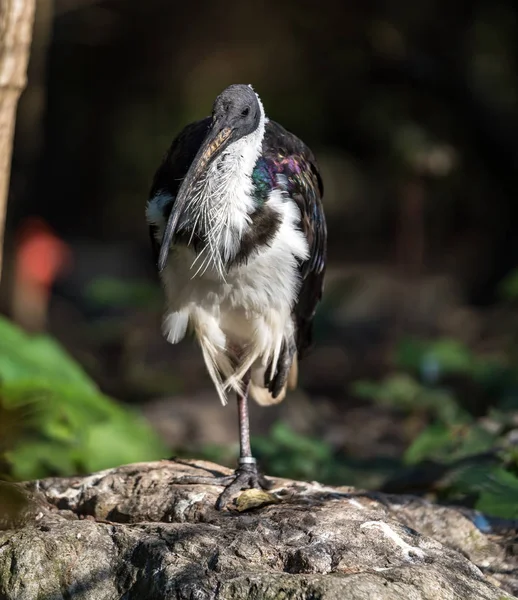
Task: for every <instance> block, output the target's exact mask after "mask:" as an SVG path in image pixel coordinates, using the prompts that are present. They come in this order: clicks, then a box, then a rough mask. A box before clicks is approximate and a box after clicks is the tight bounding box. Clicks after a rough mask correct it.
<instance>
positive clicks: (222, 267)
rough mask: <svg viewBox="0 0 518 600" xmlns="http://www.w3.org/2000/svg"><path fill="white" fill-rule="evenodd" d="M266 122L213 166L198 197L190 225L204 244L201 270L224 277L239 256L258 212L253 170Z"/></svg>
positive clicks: (264, 120) (263, 119) (239, 141)
mask: <svg viewBox="0 0 518 600" xmlns="http://www.w3.org/2000/svg"><path fill="white" fill-rule="evenodd" d="M265 123H266V119H265V117H264V113H263V115H262V118H261V120H260V123H259V126H258V127H257V129H256V130H255V131H253V132H252V133H250V134H249V135H247V136H245V137H243V138H241V139H240V140H237V141H236V142H234V143H233V144H231V145H230V146H229V147H228V149H227V150H226V151H225V152H224V153H223V154H222V156H221V157H220V158H219V159H218V160H217V161H216V162H215V163H214V164H213V165H211V168H210V169H209V171H208V173H207V177H206V178H205V179H204V181H203V183H202V186H203V189H201V190H199V193H197V194H196V196H197V201H196V204H195V205H193V206H192V207H190V208H191V222H194V223H196V224H197V225H196V229H197V230H198V235H199V237H200V238H201V239H202V240H204V242H205V243H204V249H203V254H205V255H206V256H205V258H204V259H203V258H202V259H201V260H205V262H204V263H202V264H203V265H204V266H203V267H202V270H203V269H204V270H207V269H208V268H211V269H212V270H214V271H216V272H217V273H218V274H219V275H220V276H221V277H224V274H225V271H226V267H227V265H228V264H229V263H231V262H232V261H233V260H234V259H235V257H236V256H237V255H238V253H239V251H240V248H241V240H242V238H243V236H244V235H245V234H246V233H247V231H248V229H249V228H250V226H251V224H252V219H251V215H252V214H253V213H254V212H255V211H256V210H257V199H256V197H255V194H254V190H255V186H254V181H253V179H252V174H253V172H254V167H255V165H256V163H257V161H258V158H259V156H260V154H261V150H262V141H263V137H264V131H265Z"/></svg>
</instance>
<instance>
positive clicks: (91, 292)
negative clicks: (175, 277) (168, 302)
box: [85, 277, 162, 309]
mask: <svg viewBox="0 0 518 600" xmlns="http://www.w3.org/2000/svg"><path fill="white" fill-rule="evenodd" d="M85 297H86V299H87V300H88V301H90V302H92V303H95V304H96V305H97V306H99V307H110V308H132V309H137V308H146V309H154V308H158V307H159V306H161V303H162V295H161V290H160V288H159V286H157V285H153V284H151V283H148V282H147V281H140V280H136V281H126V280H122V279H117V278H115V277H97V278H96V279H94V280H93V281H92V282H91V283H90V284H89V285H88V286H86V289H85Z"/></svg>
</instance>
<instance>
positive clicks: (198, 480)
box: [174, 463, 273, 510]
mask: <svg viewBox="0 0 518 600" xmlns="http://www.w3.org/2000/svg"><path fill="white" fill-rule="evenodd" d="M174 483H179V484H182V483H184V484H188V485H189V484H192V485H219V486H223V487H224V488H225V489H224V490H223V491H222V492H221V494H220V495H219V497H218V499H217V501H216V505H215V508H216V510H222V509H223V508H224V507H225V506H226V505H227V504H228V502H229V501H230V499H231V498H232V496H233V495H234V494H236V493H237V492H240V491H241V490H248V489H251V488H255V489H257V490H269V489H271V488H272V487H273V482H271V481H268V479H266V477H264V476H263V475H261V473H259V471H258V469H257V465H256V464H255V463H245V464H242V465H240V466H239V468H238V469H236V471H235V472H234V474H233V475H225V476H223V477H197V476H190V475H187V476H185V477H179V478H178V479H175V481H174Z"/></svg>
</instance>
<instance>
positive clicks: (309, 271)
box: [263, 121, 327, 358]
mask: <svg viewBox="0 0 518 600" xmlns="http://www.w3.org/2000/svg"><path fill="white" fill-rule="evenodd" d="M263 158H264V159H265V160H266V162H267V163H268V167H269V169H271V170H273V172H274V173H275V174H276V176H277V177H276V179H277V182H278V185H280V186H281V187H283V188H284V189H285V191H286V193H287V194H288V195H289V196H290V198H291V199H292V200H293V201H294V202H295V203H296V204H297V206H298V208H299V210H300V215H301V221H300V226H301V229H302V231H303V233H304V235H305V236H306V239H307V242H308V246H309V258H308V259H307V260H306V261H303V262H301V264H300V275H301V279H302V283H301V288H300V291H299V295H298V299H297V302H296V304H295V307H294V310H293V317H294V319H295V323H296V328H297V336H296V344H297V353H298V357H299V358H302V356H303V355H304V353H305V352H306V350H307V349H308V348H309V346H310V345H311V338H312V323H313V318H314V315H315V311H316V307H317V304H318V302H319V301H320V299H321V297H322V290H323V283H324V273H325V266H326V254H327V227H326V221H325V216H324V209H323V206H322V196H323V193H324V189H323V183H322V178H321V176H320V172H319V170H318V166H317V162H316V159H315V157H314V156H313V153H312V152H311V150H310V149H309V148H308V147H307V146H306V145H305V144H304V142H302V141H301V140H300V139H299V138H298V137H296V136H295V135H294V134H292V133H290V132H289V131H287V130H286V129H284V127H282V126H281V125H279V124H278V123H275V122H274V121H269V122H268V123H267V126H266V132H265V137H264V141H263Z"/></svg>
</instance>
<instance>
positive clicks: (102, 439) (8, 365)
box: [0, 319, 167, 479]
mask: <svg viewBox="0 0 518 600" xmlns="http://www.w3.org/2000/svg"><path fill="white" fill-rule="evenodd" d="M0 440H2V445H1V446H0V461H1V462H0V472H1V471H3V472H4V475H5V476H9V477H11V478H14V479H31V478H39V477H45V476H48V475H71V474H74V473H87V472H91V471H95V470H99V469H104V468H108V467H112V466H116V465H119V464H122V463H129V462H135V461H139V460H154V459H159V458H162V457H163V456H164V455H165V454H166V452H167V450H166V448H165V446H164V445H163V444H162V443H161V442H160V441H159V439H158V438H157V436H156V435H155V434H154V433H153V431H152V429H151V427H150V426H149V425H148V424H147V423H146V422H145V421H144V420H143V419H142V418H141V417H140V416H139V415H138V414H137V413H134V412H133V411H131V410H129V409H127V408H125V407H123V406H122V405H119V404H118V403H117V402H115V401H114V400H112V399H111V398H108V397H107V396H105V395H103V394H102V393H101V392H100V391H99V390H98V388H97V387H96V386H95V384H94V383H93V382H92V381H91V380H90V379H89V377H88V376H87V375H86V374H85V373H84V372H83V370H82V369H81V368H80V367H79V366H78V365H77V364H76V363H75V362H74V361H73V360H72V359H71V358H70V357H69V356H67V354H66V353H65V352H64V351H63V350H62V349H61V347H60V346H59V345H58V344H57V343H56V342H55V341H53V340H52V339H50V338H49V337H47V336H34V337H31V336H28V335H27V334H25V333H24V332H22V331H21V330H20V329H18V328H17V327H15V326H14V325H13V324H12V323H10V322H9V321H7V320H6V319H0Z"/></svg>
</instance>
